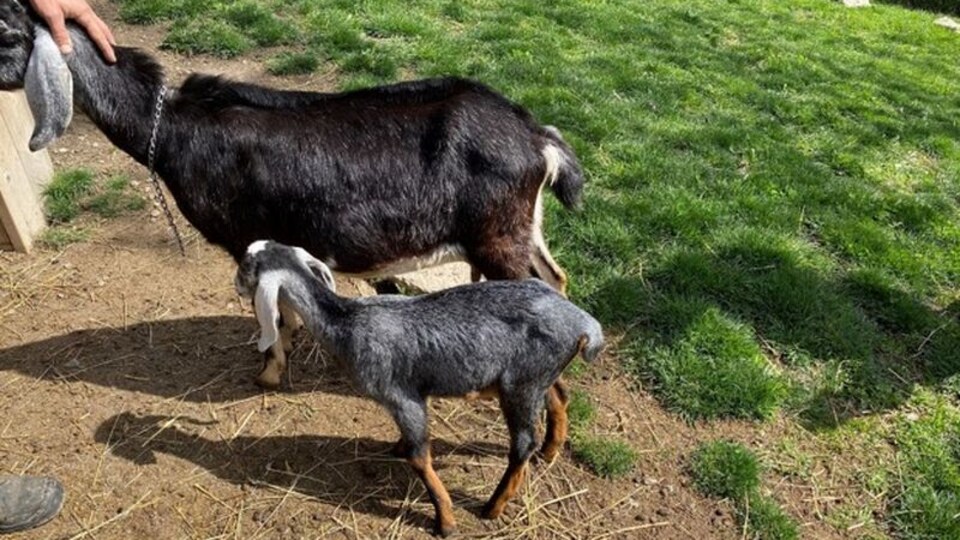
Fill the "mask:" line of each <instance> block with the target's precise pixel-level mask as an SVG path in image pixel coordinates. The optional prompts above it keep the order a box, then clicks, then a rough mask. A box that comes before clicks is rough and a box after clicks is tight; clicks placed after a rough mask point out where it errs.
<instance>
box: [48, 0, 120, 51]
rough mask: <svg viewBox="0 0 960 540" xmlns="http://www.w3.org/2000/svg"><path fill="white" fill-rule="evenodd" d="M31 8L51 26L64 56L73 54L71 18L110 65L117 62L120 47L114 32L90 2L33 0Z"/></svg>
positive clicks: (78, 0) (51, 32)
mask: <svg viewBox="0 0 960 540" xmlns="http://www.w3.org/2000/svg"><path fill="white" fill-rule="evenodd" d="M30 5H32V6H33V9H35V10H36V11H37V14H39V15H40V17H41V18H42V19H43V20H44V21H46V23H47V26H49V27H50V34H51V35H52V36H53V40H54V41H55V42H56V43H57V46H58V47H60V52H61V53H63V54H69V53H70V52H72V51H73V45H72V44H71V43H70V34H69V33H68V32H67V26H66V20H67V19H70V20H73V21H76V22H77V24H79V25H80V26H82V27H83V29H84V30H86V31H87V34H89V35H90V39H92V40H93V42H94V43H96V44H97V47H99V48H100V52H101V53H102V54H103V58H104V59H105V60H106V61H107V62H109V63H111V64H112V63H114V62H116V61H117V56H116V54H114V52H113V45H114V44H116V41H115V40H114V38H113V33H112V32H111V31H110V28H109V27H108V26H107V23H105V22H103V21H102V20H101V19H100V17H98V16H97V14H96V13H94V12H93V8H91V7H90V5H89V4H87V1H86V0H30Z"/></svg>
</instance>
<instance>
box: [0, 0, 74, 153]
mask: <svg viewBox="0 0 960 540" xmlns="http://www.w3.org/2000/svg"><path fill="white" fill-rule="evenodd" d="M17 88H24V89H25V90H26V92H27V101H28V102H29V103H30V111H31V112H32V113H33V118H34V122H35V126H34V130H33V135H32V136H31V137H30V149H31V150H34V151H36V150H39V149H41V148H45V147H46V146H47V145H48V144H50V143H51V142H52V141H53V140H54V139H56V138H57V137H59V136H60V135H62V134H63V132H64V131H65V130H66V129H67V126H68V125H70V120H71V118H72V117H73V79H72V77H71V75H70V70H69V69H68V68H67V64H66V62H65V61H64V59H63V57H62V56H61V55H60V50H59V48H58V47H57V45H56V43H54V41H53V38H52V37H51V36H50V33H49V32H48V31H47V29H46V28H45V27H44V26H43V25H39V24H37V23H36V22H35V20H34V19H33V18H32V17H31V14H30V13H29V12H28V11H27V9H26V8H25V7H24V6H23V5H22V4H21V3H20V0H2V2H0V90H15V89H17Z"/></svg>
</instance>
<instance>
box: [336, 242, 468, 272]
mask: <svg viewBox="0 0 960 540" xmlns="http://www.w3.org/2000/svg"><path fill="white" fill-rule="evenodd" d="M465 260H467V257H466V252H465V251H464V249H463V246H461V245H460V244H444V245H442V246H440V247H439V248H437V249H435V250H433V251H430V252H427V253H424V254H423V255H420V256H417V257H407V258H405V259H399V260H396V261H394V262H392V263H388V264H386V265H384V266H381V267H379V268H376V269H373V270H370V271H367V272H360V273H356V274H352V273H347V272H341V271H339V270H337V268H336V266H331V267H332V268H333V270H334V271H336V272H337V273H338V274H343V275H345V276H350V277H355V278H372V277H385V276H395V275H397V274H403V273H406V272H414V271H417V270H422V269H424V268H430V267H431V266H438V265H441V264H445V263H449V262H458V261H465Z"/></svg>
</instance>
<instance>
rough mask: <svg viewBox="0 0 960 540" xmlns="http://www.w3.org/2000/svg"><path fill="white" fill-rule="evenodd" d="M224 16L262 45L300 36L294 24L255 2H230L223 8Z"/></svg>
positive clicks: (289, 40)
mask: <svg viewBox="0 0 960 540" xmlns="http://www.w3.org/2000/svg"><path fill="white" fill-rule="evenodd" d="M222 16H223V17H224V18H225V19H226V20H227V21H229V22H230V24H232V25H233V27H234V28H237V29H239V30H240V32H242V33H243V35H245V36H246V37H248V38H249V39H251V40H252V41H253V42H254V43H256V44H257V45H259V46H261V47H270V46H274V45H285V44H289V43H292V42H293V41H295V40H296V39H297V38H298V37H299V32H297V29H296V28H294V27H293V25H292V24H290V23H289V22H287V21H284V20H282V19H280V18H278V17H277V16H276V15H274V14H273V13H272V12H271V11H270V10H269V9H267V8H266V7H264V6H262V5H260V4H257V3H255V2H239V3H233V4H229V5H227V6H225V7H224V8H223V10H222Z"/></svg>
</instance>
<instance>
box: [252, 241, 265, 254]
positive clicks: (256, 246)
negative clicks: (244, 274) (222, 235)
mask: <svg viewBox="0 0 960 540" xmlns="http://www.w3.org/2000/svg"><path fill="white" fill-rule="evenodd" d="M267 242H268V241H267V240H257V241H256V242H253V243H251V244H250V246H249V247H247V255H256V254H257V253H260V252H261V251H263V250H265V249H267Z"/></svg>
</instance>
